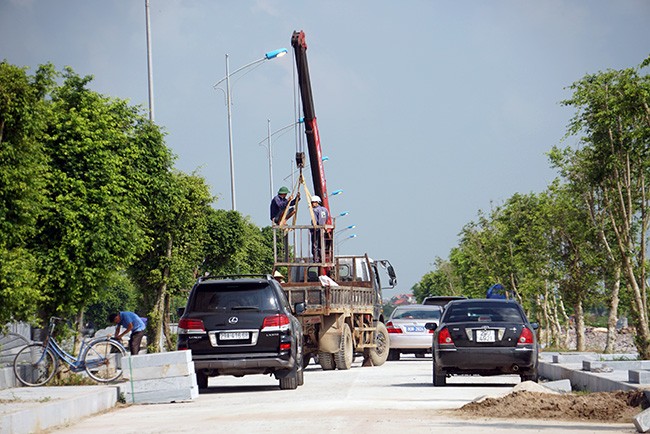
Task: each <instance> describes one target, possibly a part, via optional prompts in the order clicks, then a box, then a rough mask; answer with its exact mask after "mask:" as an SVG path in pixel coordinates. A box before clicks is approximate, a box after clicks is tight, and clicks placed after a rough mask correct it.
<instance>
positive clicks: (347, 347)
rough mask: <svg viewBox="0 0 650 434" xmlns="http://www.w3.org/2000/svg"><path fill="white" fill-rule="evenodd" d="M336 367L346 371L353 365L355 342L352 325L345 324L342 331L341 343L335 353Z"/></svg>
mask: <svg viewBox="0 0 650 434" xmlns="http://www.w3.org/2000/svg"><path fill="white" fill-rule="evenodd" d="M334 358H335V360H336V367H337V368H338V369H340V370H342V371H346V370H348V369H350V368H351V367H352V360H353V359H354V342H352V332H351V331H350V326H349V325H347V324H343V333H341V343H340V344H339V350H338V351H337V352H336V354H335V357H334Z"/></svg>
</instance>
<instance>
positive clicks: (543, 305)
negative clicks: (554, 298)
mask: <svg viewBox="0 0 650 434" xmlns="http://www.w3.org/2000/svg"><path fill="white" fill-rule="evenodd" d="M537 306H538V307H539V308H540V309H541V311H542V324H541V325H542V327H541V329H542V330H543V331H544V334H543V337H542V339H543V342H544V346H545V347H549V346H550V345H551V343H552V342H553V340H552V339H551V324H550V321H549V318H548V297H544V298H543V300H542V299H541V297H537Z"/></svg>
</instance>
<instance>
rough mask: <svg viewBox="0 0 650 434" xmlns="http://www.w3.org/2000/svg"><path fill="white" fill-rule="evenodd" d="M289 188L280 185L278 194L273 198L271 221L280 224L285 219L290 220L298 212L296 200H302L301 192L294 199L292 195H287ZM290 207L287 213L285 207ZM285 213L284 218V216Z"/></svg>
mask: <svg viewBox="0 0 650 434" xmlns="http://www.w3.org/2000/svg"><path fill="white" fill-rule="evenodd" d="M287 194H289V189H288V188H287V187H280V189H279V190H278V194H277V196H275V197H274V198H273V199H272V200H271V221H272V222H273V223H275V224H280V222H281V221H283V220H288V219H289V218H291V217H292V216H293V215H294V214H295V213H296V208H295V206H296V202H298V201H299V200H300V192H298V194H297V195H296V198H295V199H293V198H292V197H291V196H289V197H287ZM287 206H288V207H289V209H288V210H287V212H286V215H284V214H285V212H284V211H285V209H286V208H287ZM283 215H284V218H283Z"/></svg>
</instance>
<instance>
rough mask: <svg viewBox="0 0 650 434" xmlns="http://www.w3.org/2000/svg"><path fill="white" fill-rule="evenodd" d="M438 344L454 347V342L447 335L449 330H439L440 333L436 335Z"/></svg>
mask: <svg viewBox="0 0 650 434" xmlns="http://www.w3.org/2000/svg"><path fill="white" fill-rule="evenodd" d="M438 344H439V345H454V340H453V339H452V338H451V335H450V334H449V329H448V328H447V327H445V328H443V329H442V330H440V333H438Z"/></svg>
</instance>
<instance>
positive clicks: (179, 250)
mask: <svg viewBox="0 0 650 434" xmlns="http://www.w3.org/2000/svg"><path fill="white" fill-rule="evenodd" d="M164 179H165V180H166V182H159V184H158V187H159V188H156V189H154V190H152V191H150V197H151V199H152V200H151V201H150V203H149V206H148V208H147V214H148V216H149V217H148V220H147V221H148V226H147V230H148V233H149V234H150V236H151V241H152V242H151V248H150V249H149V250H148V251H146V252H145V254H144V255H142V256H141V257H140V258H139V259H138V261H136V262H135V263H134V265H133V266H132V267H131V274H132V275H133V276H134V279H135V280H136V281H137V282H138V285H139V286H140V288H141V289H142V290H143V295H144V303H143V305H144V306H145V310H146V312H147V313H146V315H147V317H148V319H149V322H148V329H149V331H150V334H149V338H150V345H149V348H150V349H151V350H152V351H162V350H163V348H162V342H163V336H164V337H166V339H167V341H166V342H165V346H166V347H167V348H168V349H170V348H171V347H172V346H173V343H172V341H171V334H170V333H169V322H170V306H171V298H172V297H174V296H175V295H177V294H179V293H180V292H181V291H182V290H183V289H187V288H190V287H191V286H192V283H193V282H194V281H195V279H196V277H197V273H198V267H199V265H200V263H201V261H202V259H203V243H204V240H205V237H206V228H207V218H208V215H209V214H210V207H209V205H210V203H211V202H212V200H213V198H212V196H211V195H210V192H209V188H208V186H207V184H206V183H205V180H204V179H203V178H201V177H199V176H196V175H186V174H183V173H180V172H176V171H173V172H170V173H169V175H168V176H166V177H164ZM159 181H160V179H159Z"/></svg>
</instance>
